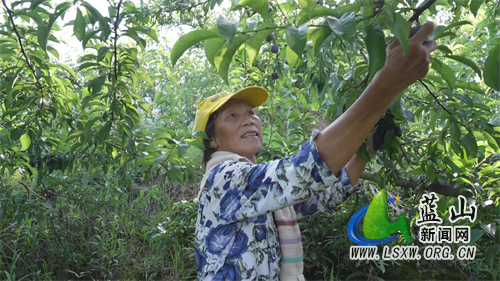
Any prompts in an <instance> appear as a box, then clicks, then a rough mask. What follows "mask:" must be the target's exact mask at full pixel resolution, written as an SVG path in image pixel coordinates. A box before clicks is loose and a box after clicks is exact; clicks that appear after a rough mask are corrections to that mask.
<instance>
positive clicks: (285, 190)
mask: <svg viewBox="0 0 500 281" xmlns="http://www.w3.org/2000/svg"><path fill="white" fill-rule="evenodd" d="M318 134H319V131H316V130H314V131H313V135H312V137H311V139H310V140H309V141H307V142H305V143H304V144H303V145H302V146H301V147H300V149H299V152H298V153H297V154H296V155H294V156H292V157H285V158H282V159H278V160H274V161H271V162H267V163H264V164H252V163H248V162H237V161H226V162H223V163H220V164H218V165H216V166H215V167H214V168H213V169H212V171H211V172H210V174H209V176H208V178H207V180H206V182H205V187H204V190H206V191H204V192H203V193H202V196H201V198H200V203H202V204H203V205H204V206H205V208H204V211H203V213H204V216H207V217H213V218H214V219H216V220H217V221H219V222H221V223H233V222H236V221H240V220H245V219H247V218H251V217H256V216H259V215H263V214H265V213H267V212H272V211H275V210H279V209H282V208H284V207H286V206H292V205H295V204H297V203H300V202H303V201H305V200H308V199H311V198H314V197H315V196H318V195H319V197H318V198H317V200H318V201H317V202H319V201H322V202H323V201H324V200H323V199H325V198H326V197H328V196H327V195H326V193H325V191H326V190H327V189H328V188H331V191H330V193H332V194H335V196H329V198H330V200H336V199H333V198H334V197H335V198H339V196H340V197H341V196H344V194H345V193H353V192H354V187H352V186H351V185H350V182H349V183H348V184H347V182H346V181H344V182H343V181H342V178H340V179H338V178H337V176H335V175H334V174H332V173H331V172H330V170H329V169H328V167H327V166H326V165H325V163H324V162H323V160H322V159H321V156H320V155H319V152H318V149H317V146H316V136H317V135H318ZM339 174H340V175H342V173H339ZM345 177H347V174H346V175H345ZM347 179H348V178H347ZM344 180H345V178H344ZM321 194H325V195H323V197H321V196H322V195H321ZM335 202H336V201H335Z"/></svg>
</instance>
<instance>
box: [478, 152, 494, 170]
mask: <svg viewBox="0 0 500 281" xmlns="http://www.w3.org/2000/svg"><path fill="white" fill-rule="evenodd" d="M494 155H495V154H493V153H490V154H489V155H488V156H486V157H484V159H483V160H481V162H479V163H477V165H476V166H474V168H473V169H472V173H473V174H474V173H475V172H477V170H478V169H479V167H480V166H481V165H483V164H484V162H486V161H488V159H490V158H491V157H493V156H494Z"/></svg>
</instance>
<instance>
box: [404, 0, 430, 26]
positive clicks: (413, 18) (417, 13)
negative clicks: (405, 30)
mask: <svg viewBox="0 0 500 281" xmlns="http://www.w3.org/2000/svg"><path fill="white" fill-rule="evenodd" d="M434 2H436V0H429V1H427V2H426V3H425V4H423V5H422V6H420V7H418V8H416V9H415V10H414V11H413V16H411V18H410V19H409V20H408V21H409V22H414V21H416V20H418V17H419V16H420V15H421V14H422V13H423V12H424V11H425V10H427V9H429V8H430V7H431V6H432V4H434Z"/></svg>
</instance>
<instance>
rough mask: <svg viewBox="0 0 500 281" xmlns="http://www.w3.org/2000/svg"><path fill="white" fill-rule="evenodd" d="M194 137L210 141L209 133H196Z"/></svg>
mask: <svg viewBox="0 0 500 281" xmlns="http://www.w3.org/2000/svg"><path fill="white" fill-rule="evenodd" d="M193 136H194V137H196V138H203V139H206V140H210V139H209V138H208V135H207V133H205V132H203V131H196V132H194V134H193Z"/></svg>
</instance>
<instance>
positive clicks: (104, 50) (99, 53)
mask: <svg viewBox="0 0 500 281" xmlns="http://www.w3.org/2000/svg"><path fill="white" fill-rule="evenodd" d="M108 51H109V47H101V48H99V50H98V51H97V62H100V61H102V59H103V58H104V57H105V56H106V54H107V53H108Z"/></svg>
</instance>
